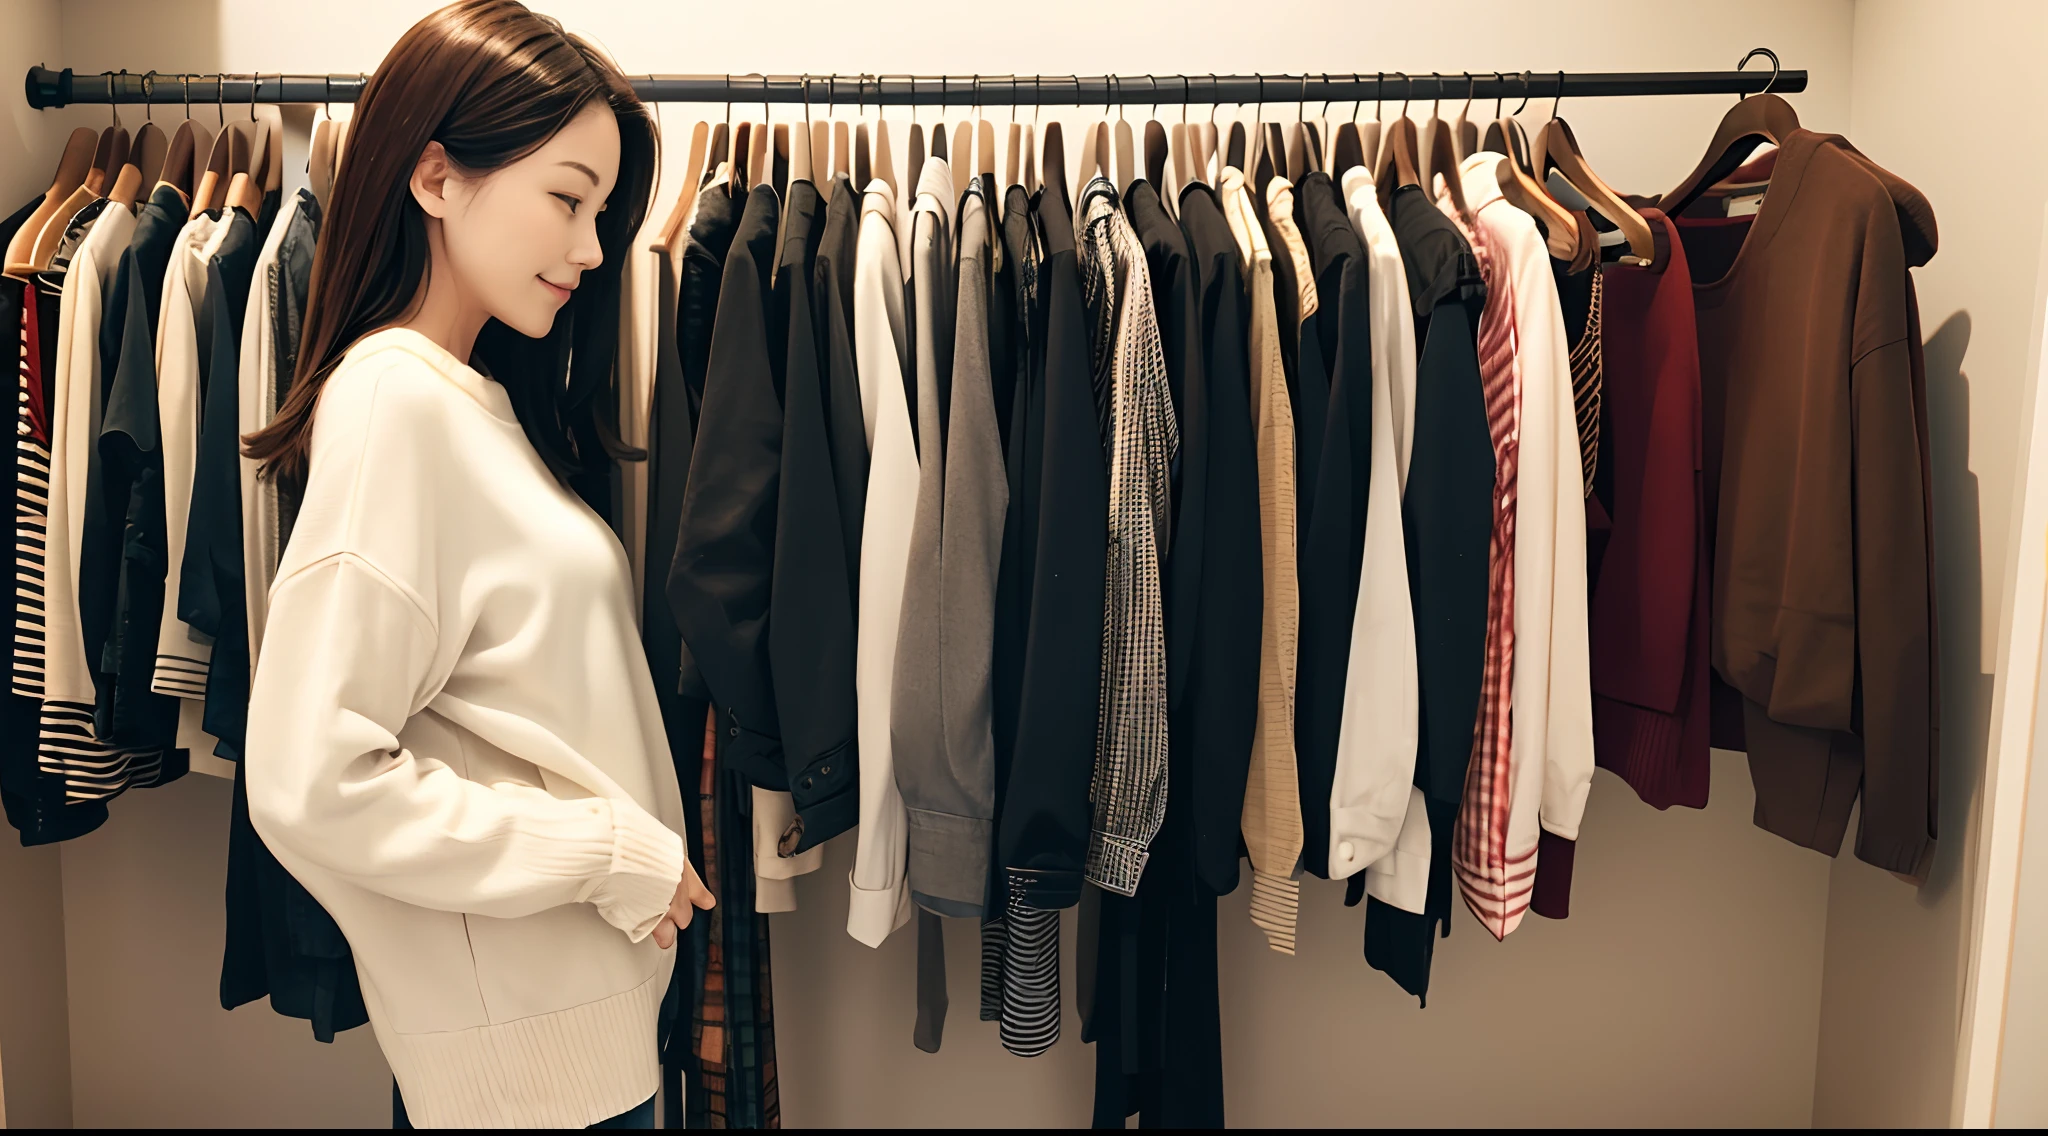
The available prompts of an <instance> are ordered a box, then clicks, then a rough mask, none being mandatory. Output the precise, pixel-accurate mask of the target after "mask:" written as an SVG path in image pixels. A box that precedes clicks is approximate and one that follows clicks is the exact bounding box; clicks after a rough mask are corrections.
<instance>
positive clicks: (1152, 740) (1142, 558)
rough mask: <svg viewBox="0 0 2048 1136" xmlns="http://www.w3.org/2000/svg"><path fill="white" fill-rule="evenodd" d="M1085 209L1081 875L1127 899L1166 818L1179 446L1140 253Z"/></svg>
mask: <svg viewBox="0 0 2048 1136" xmlns="http://www.w3.org/2000/svg"><path fill="white" fill-rule="evenodd" d="M1081 200H1082V207H1081V214H1080V219H1079V220H1078V221H1077V222H1076V224H1075V233H1074V239H1075V244H1076V246H1077V249H1076V256H1075V260H1076V262H1077V263H1078V264H1079V266H1080V269H1081V298H1082V301H1083V303H1084V304H1085V305H1086V306H1087V309H1088V312H1089V315H1090V316H1091V317H1092V318H1093V320H1094V328H1093V329H1092V330H1093V335H1092V336H1091V342H1090V347H1091V352H1090V354H1091V357H1092V362H1093V371H1094V374H1095V375H1096V378H1097V387H1098V389H1102V388H1104V387H1106V388H1107V393H1108V396H1109V414H1108V420H1107V422H1106V423H1105V425H1104V437H1105V444H1106V449H1107V451H1108V452H1107V457H1108V461H1109V533H1108V538H1109V539H1108V546H1109V550H1108V563H1107V581H1106V583H1107V586H1106V588H1105V589H1104V591H1105V595H1104V603H1103V617H1102V708H1101V711H1100V716H1099V717H1098V719H1097V723H1098V725H1097V731H1096V750H1095V777H1094V780H1093V783H1092V784H1091V785H1090V788H1089V799H1090V800H1091V801H1093V802H1094V806H1095V808H1094V822H1093V824H1092V826H1091V829H1090V832H1089V836H1088V861H1087V869H1086V872H1087V878H1088V879H1089V881H1090V882H1092V883H1094V884H1096V885H1098V886H1100V887H1102V888H1104V889H1106V890H1108V891H1113V892H1115V893H1117V894H1118V895H1132V894H1135V893H1136V892H1137V890H1138V878H1139V876H1140V875H1141V874H1143V872H1144V870H1145V860H1146V856H1147V854H1148V853H1147V851H1146V850H1147V848H1148V847H1149V846H1150V845H1151V843H1152V837H1153V836H1154V835H1156V834H1157V833H1158V832H1159V825H1160V822H1161V821H1163V820H1165V819H1166V618H1165V608H1164V604H1163V603H1162V601H1161V598H1160V590H1159V565H1160V550H1162V549H1164V548H1165V547H1167V543H1168V540H1169V534H1168V525H1169V517H1170V509H1171V496H1170V483H1169V479H1170V477H1171V473H1172V467H1173V458H1174V454H1175V452H1176V451H1177V450H1178V449H1179V448H1180V435H1179V431H1178V429H1177V427H1176V424H1175V422H1174V415H1173V395H1172V391H1171V390H1170V389H1169V387H1168V385H1167V378H1166V353H1165V350H1164V348H1163V347H1162V346H1161V345H1160V340H1159V320H1158V313H1157V312H1156V311H1155V310H1154V309H1153V301H1152V275H1151V271H1150V269H1148V268H1147V267H1146V263H1145V249H1144V246H1143V245H1141V244H1139V243H1138V235H1137V233H1136V232H1134V231H1133V230H1132V229H1131V223H1130V222H1129V221H1128V220H1126V219H1125V217H1124V215H1123V212H1122V211H1121V210H1120V209H1119V208H1118V205H1117V197H1116V188H1115V187H1114V186H1113V185H1111V184H1110V182H1109V180H1108V179H1106V178H1100V177H1098V178H1096V179H1095V180H1093V181H1091V182H1090V183H1089V184H1088V188H1087V189H1086V190H1084V191H1083V192H1082V195H1081Z"/></svg>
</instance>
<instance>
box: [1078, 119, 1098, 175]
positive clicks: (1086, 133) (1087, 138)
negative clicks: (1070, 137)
mask: <svg viewBox="0 0 2048 1136" xmlns="http://www.w3.org/2000/svg"><path fill="white" fill-rule="evenodd" d="M1101 129H1102V124H1101V123H1099V122H1091V123H1089V124H1088V125H1086V126H1084V127H1082V128H1081V168H1080V169H1079V170H1077V171H1076V173H1077V174H1078V175H1079V176H1077V177H1076V178H1075V179H1074V181H1075V184H1077V185H1079V186H1080V187H1081V188H1082V190H1083V191H1084V192H1085V191H1086V190H1087V188H1088V183H1089V182H1090V181H1092V180H1094V177H1095V174H1096V171H1097V170H1098V169H1100V168H1101V166H1100V163H1099V162H1097V161H1096V157H1095V155H1096V152H1097V151H1096V149H1095V135H1096V132H1097V131H1099V130H1101Z"/></svg>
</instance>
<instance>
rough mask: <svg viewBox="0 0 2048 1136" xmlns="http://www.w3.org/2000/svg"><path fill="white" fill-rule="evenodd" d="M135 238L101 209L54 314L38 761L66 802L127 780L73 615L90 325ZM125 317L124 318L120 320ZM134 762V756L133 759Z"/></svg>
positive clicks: (87, 423)
mask: <svg viewBox="0 0 2048 1136" xmlns="http://www.w3.org/2000/svg"><path fill="white" fill-rule="evenodd" d="M134 235H135V214H134V213H132V212H130V211H129V210H128V209H127V207H125V206H121V205H115V204H112V203H109V204H108V205H107V206H106V208H105V209H104V210H103V211H102V212H101V213H100V215H99V217H98V219H96V220H94V221H93V222H92V229H91V231H89V232H88V233H87V234H86V236H85V239H84V240H83V241H80V242H79V245H78V249H77V251H76V252H75V253H73V254H72V257H71V262H70V266H69V268H68V269H67V270H66V271H65V273H64V293H63V296H62V298H61V299H60V300H59V303H58V308H57V326H56V328H55V329H53V330H54V333H55V334H56V336H57V373H56V374H55V376H53V377H52V379H51V382H50V387H51V391H50V408H49V409H50V526H49V532H48V537H47V540H48V545H47V552H46V553H45V557H44V561H43V563H44V572H43V575H44V585H43V587H44V592H43V603H44V607H43V635H44V660H43V709H42V740H41V758H40V760H41V763H42V768H43V769H44V770H45V771H48V772H59V773H62V774H63V776H64V783H65V792H66V794H67V795H68V796H71V797H72V798H74V799H78V798H93V797H100V796H104V795H105V792H104V790H103V789H101V788H99V786H102V785H110V786H113V787H115V788H117V789H118V788H120V787H125V786H126V785H127V783H128V771H129V767H130V755H128V754H126V753H123V752H122V751H120V750H117V749H114V748H113V747H112V746H109V745H107V744H105V743H103V742H101V741H99V740H98V739H96V738H95V737H94V736H93V724H92V717H93V703H94V701H95V699H96V697H97V694H96V691H95V688H94V686H93V680H92V670H91V668H90V665H89V662H88V660H87V659H86V657H85V632H84V629H83V628H82V627H81V626H80V625H79V615H78V558H79V553H80V551H81V548H82V546H83V541H84V538H85V495H86V477H87V470H88V468H89V466H90V463H91V460H92V450H93V447H95V446H97V445H98V444H99V439H98V438H97V437H96V436H95V434H94V429H93V428H94V425H95V423H94V422H93V410H94V409H95V407H96V406H97V404H98V403H99V400H100V396H99V382H100V369H101V367H100V363H101V360H100V349H99V345H100V318H101V311H100V307H101V303H102V300H103V297H104V295H105V293H106V288H107V285H108V283H109V282H111V281H112V279H113V276H114V269H115V268H116V266H118V265H119V263H120V260H121V254H122V253H123V252H125V251H126V250H127V248H128V241H129V239H130V238H131V237H133V236H134ZM124 315H125V313H124ZM137 756H138V757H139V755H137Z"/></svg>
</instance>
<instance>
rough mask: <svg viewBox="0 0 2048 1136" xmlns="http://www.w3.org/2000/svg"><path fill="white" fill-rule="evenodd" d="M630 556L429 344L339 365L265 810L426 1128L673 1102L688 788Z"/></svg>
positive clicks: (258, 735)
mask: <svg viewBox="0 0 2048 1136" xmlns="http://www.w3.org/2000/svg"><path fill="white" fill-rule="evenodd" d="M631 578H632V573H631V570H630V568H629V566H628V564H627V561H626V553H625V549H624V548H622V547H621V546H620V544H619V542H618V541H617V540H616V539H614V537H613V535H612V532H611V530H610V529H609V528H608V527H607V526H606V525H605V523H604V521H603V520H602V519H601V518H600V517H599V516H598V515H597V514H596V513H594V512H592V511H591V510H590V509H589V508H588V507H587V506H586V505H584V503H583V502H582V500H581V499H579V498H578V497H577V496H576V494H575V493H573V492H571V491H570V490H569V489H568V488H566V487H565V486H563V485H562V484H561V483H560V482H559V481H557V480H556V479H555V477H554V475H553V474H551V473H550V472H549V471H548V468H547V466H546V464H545V463H544V462H543V461H542V460H541V458H540V455H539V454H538V453H536V452H535V451H534V449H533V447H532V445H531V444H530V443H529V442H528V441H527V439H526V435H525V432H524V431H523V430H521V428H520V426H519V422H518V419H517V417H516V416H515V414H514V412H513V409H512V403H511V399H510V397H509V396H508V395H507V394H506V391H505V389H504V388H503V387H501V386H499V385H498V384H497V383H496V382H493V381H491V380H489V379H486V378H484V377H483V376H482V375H480V374H478V373H477V372H476V371H474V370H472V369H471V368H469V367H467V366H465V365H463V364H462V363H461V362H460V361H458V360H457V359H455V358H454V357H453V356H451V355H449V354H448V352H447V351H445V350H444V349H442V348H441V347H440V346H439V345H437V344H435V343H434V342H433V341H432V340H429V339H427V338H426V337H425V336H422V335H420V334H419V333H417V332H414V331H410V330H407V329H403V328H389V329H386V330H383V331H380V332H376V333H374V334H372V335H370V336H367V337H365V338H364V339H363V340H362V341H361V342H359V343H357V344H356V345H355V346H354V347H352V348H350V350H349V352H348V354H347V355H346V356H345V357H344V359H343V360H342V362H341V365H340V366H339V367H337V368H336V369H335V371H334V372H333V373H332V374H331V375H330V376H329V378H328V379H327V381H326V386H325V388H324V389H323V390H322V392H321V397H320V404H319V409H318V411H317V413H316V414H315V417H314V427H313V438H312V464H311V468H310V470H309V472H308V477H307V482H306V490H305V499H304V504H303V505H302V507H301V509H300V512H299V515H298V520H297V523H296V525H295V527H294V529H293V532H292V540H291V544H290V546H289V547H287V548H286V549H285V555H284V559H283V561H282V563H280V564H279V565H278V579H277V583H276V584H275V585H274V586H273V587H272V589H271V609H270V622H269V626H268V628H267V629H266V631H265V635H264V638H265V642H264V650H263V654H262V656H261V661H260V662H259V663H258V664H257V667H256V677H255V682H254V684H253V688H252V690H251V694H250V702H249V733H248V746H247V754H246V756H245V758H244V763H245V775H246V778H247V788H248V796H249V818H250V820H251V822H252V823H253V824H254V825H255V828H256V831H257V832H258V833H259V834H260V835H261V836H262V837H263V840H264V843H266V844H267V845H269V846H270V849H271V851H273V852H274V853H276V855H277V858H278V860H279V861H280V862H281V863H282V864H283V865H284V866H285V868H286V869H288V870H289V871H290V872H291V873H292V875H293V876H295V877H297V878H298V879H299V881H300V882H301V883H303V884H305V885H306V889H307V890H308V891H310V892H311V893H312V894H313V896H314V898H316V899H318V900H319V901H320V903H321V905H322V906H324V907H325V908H326V909H327V910H328V911H329V912H330V913H332V914H333V916H334V919H335V922H336V923H337V924H339V925H340V927H341V930H342V932H343V934H345V935H346V936H347V937H348V941H349V945H350V946H351V947H352V948H353V949H354V952H355V958H356V969H357V973H358V974H359V975H360V977H361V979H362V986H363V997H364V1001H365V1003H366V1005H367V1006H368V1008H369V1012H370V1022H371V1025H372V1026H374V1027H375V1029H376V1033H377V1039H378V1042H379V1043H380V1044H381V1045H382V1047H383V1050H384V1056H385V1059H386V1060H387V1061H388V1062H389V1064H390V1066H391V1070H392V1073H393V1075H394V1076H396V1078H397V1080H398V1085H399V1089H400V1091H401V1092H402V1093H403V1094H404V1096H405V1103H406V1107H407V1109H408V1111H409V1113H410V1115H411V1117H412V1119H413V1121H414V1123H416V1124H418V1125H419V1126H420V1127H442V1126H451V1125H460V1126H468V1127H481V1126H505V1125H519V1126H546V1127H556V1128H575V1127H582V1126H585V1125H588V1124H591V1123H594V1122H596V1121H598V1120H602V1119H605V1118H607V1117H611V1116H616V1115H617V1114H619V1113H621V1112H624V1111H626V1110H627V1109H630V1108H632V1107H634V1106H636V1105H638V1104H640V1103H641V1102H642V1101H645V1100H646V1099H647V1098H648V1097H650V1096H652V1095H653V1094H654V1091H655V1088H656V1085H657V1083H658V1081H659V1078H660V1071H659V1062H658V1060H657V1056H656V1053H655V1044H654V1043H655V1026H656V1015H657V1011H658V1009H659V1006H660V1002H661V998H662V994H663V991H664V990H665V989H666V987H667V983H668V978H669V973H670V969H671V967H672V966H673V964H674V958H675V956H674V954H673V953H672V952H670V951H663V950H661V949H660V948H659V947H657V946H656V945H655V944H654V942H653V941H652V940H651V938H650V932H652V931H653V929H654V926H655V924H656V923H657V922H659V920H660V919H661V917H662V915H663V913H664V912H665V911H666V910H667V908H668V904H669V901H670V899H671V897H672V896H673V895H674V893H675V891H676V888H677V886H678V884H679V882H680V881H681V879H682V876H683V872H684V858H683V839H682V837H681V836H679V835H677V833H678V832H680V831H681V830H682V827H683V807H682V798H681V795H680V793H679V791H678V789H677V785H676V778H675V767H674V765H673V764H672V763H671V761H670V758H669V749H668V742H667V738H666V733H665V731H664V729H663V725H662V720H661V710H660V707H659V704H658V702H657V701H656V698H655V693H654V683H653V680H652V678H651V677H650V676H649V674H648V670H647V659H646V655H645V654H644V653H643V651H642V649H641V645H640V635H639V631H638V629H637V627H636V626H635V624H634V620H633V606H632V601H631V598H630V596H629V595H628V594H627V590H628V587H629V582H630V580H631Z"/></svg>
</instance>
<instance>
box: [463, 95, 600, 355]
mask: <svg viewBox="0 0 2048 1136" xmlns="http://www.w3.org/2000/svg"><path fill="white" fill-rule="evenodd" d="M618 177H619V124H618V121H617V119H615V118H614V117H613V116H612V112H611V108H609V107H607V106H606V105H604V104H603V103H595V102H594V103H590V104H588V105H586V106H585V107H584V108H583V109H582V110H581V111H580V112H578V113H577V115H576V117H574V118H573V119H571V120H570V121H569V124H568V125H567V126H564V127H563V128H562V129H561V130H560V131H559V132H558V133H556V135H555V136H554V137H553V138H550V139H548V141H547V142H546V144H544V145H542V146H541V147H540V149H538V150H535V151H534V152H533V153H531V154H528V155H527V156H526V157H524V158H521V159H519V160H518V161H516V162H513V163H511V164H509V165H506V166H502V167H500V168H498V169H496V170H493V171H491V172H490V173H488V174H485V175H483V176H481V177H477V178H466V177H463V176H461V175H459V174H456V173H454V171H452V170H451V171H450V177H449V178H448V181H447V183H446V186H445V190H444V195H445V199H446V211H445V212H444V213H443V214H442V217H441V222H442V234H443V242H444V245H445V247H446V249H447V254H448V267H449V268H450V269H452V270H453V272H454V275H455V278H456V283H457V285H458V287H459V289H460V291H461V293H462V294H463V296H464V299H465V300H466V301H467V302H468V304H473V305H476V306H478V307H481V308H482V309H483V311H484V312H485V314H487V315H489V316H492V317H494V318H496V319H497V320H498V321H499V322H500V323H503V324H505V325H506V326H508V327H510V328H512V329H513V330H514V331H517V332H519V333H520V334H521V335H525V336H529V337H532V338H536V339H538V338H539V337H541V336H543V335H546V334H547V333H548V330H549V329H550V328H551V327H553V326H554V322H555V313H556V312H558V311H560V310H561V308H562V305H564V304H566V303H568V302H569V294H570V293H571V292H572V291H574V290H575V288H576V285H577V284H578V283H579V282H580V281H581V279H582V277H583V274H584V273H585V272H587V271H589V270H591V269H593V268H596V267H597V266H598V265H599V264H600V263H601V262H602V261H603V260H604V252H603V250H602V249H601V248H600V247H599V246H598V242H597V215H598V212H599V211H600V210H602V209H603V208H604V203H605V200H606V199H607V198H608V197H610V196H611V192H612V186H613V185H614V184H616V183H617V181H618Z"/></svg>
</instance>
